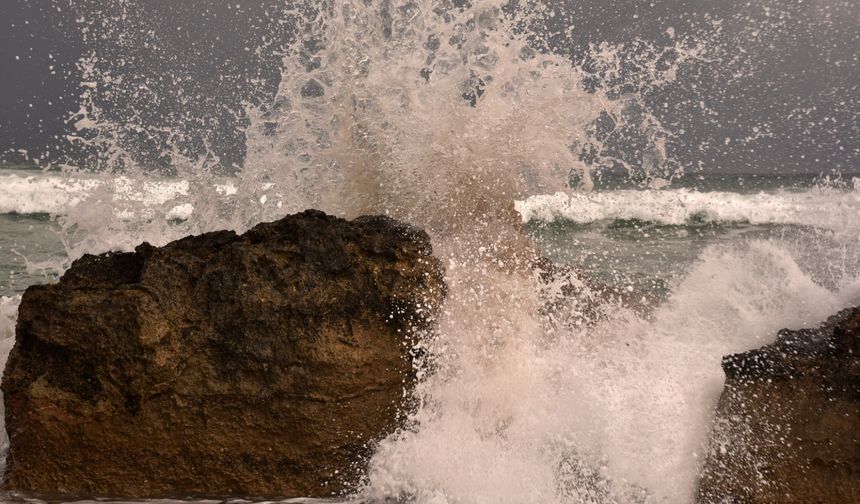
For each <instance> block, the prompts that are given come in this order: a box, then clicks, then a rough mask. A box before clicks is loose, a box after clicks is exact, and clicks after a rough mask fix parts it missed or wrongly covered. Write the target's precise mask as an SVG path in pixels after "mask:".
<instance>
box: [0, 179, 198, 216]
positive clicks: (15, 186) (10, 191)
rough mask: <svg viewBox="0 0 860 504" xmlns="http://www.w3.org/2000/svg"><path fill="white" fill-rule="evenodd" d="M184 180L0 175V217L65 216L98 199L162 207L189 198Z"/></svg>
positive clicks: (187, 185)
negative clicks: (181, 197)
mask: <svg viewBox="0 0 860 504" xmlns="http://www.w3.org/2000/svg"><path fill="white" fill-rule="evenodd" d="M188 188H189V184H188V182H187V181H184V180H176V181H171V180H147V179H134V178H130V177H116V178H101V177H98V178H97V177H95V176H87V175H81V174H76V175H53V174H41V173H40V174H38V175H31V174H19V173H13V174H5V175H0V213H18V214H36V213H46V214H52V215H65V214H66V213H68V212H69V210H70V209H73V208H75V207H77V206H78V205H80V204H81V203H82V202H84V201H87V200H91V199H99V200H106V201H109V202H127V203H137V204H138V205H139V206H140V207H141V208H145V207H147V206H151V205H161V204H164V203H166V202H169V201H171V200H173V199H174V198H176V197H177V196H181V195H186V194H188Z"/></svg>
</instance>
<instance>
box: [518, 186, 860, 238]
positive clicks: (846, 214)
mask: <svg viewBox="0 0 860 504" xmlns="http://www.w3.org/2000/svg"><path fill="white" fill-rule="evenodd" d="M516 208H517V211H518V212H519V213H520V214H521V215H522V218H523V221H524V222H529V221H543V222H554V221H556V220H568V221H572V222H577V223H581V224H586V223H592V222H598V221H611V220H633V219H636V220H641V221H647V222H655V223H659V224H665V225H676V226H678V225H687V224H697V223H699V224H700V223H705V222H712V223H747V224H754V225H761V224H792V225H799V226H811V227H820V228H823V229H830V230H834V231H847V230H853V229H857V227H858V226H860V192H858V191H833V190H824V189H818V188H810V189H806V190H802V191H785V190H782V191H772V192H760V193H756V194H742V193H737V192H726V191H711V192H699V191H696V190H692V189H665V190H617V191H605V192H590V193H586V192H570V193H556V194H552V195H538V196H532V197H531V198H528V199H527V200H524V201H519V202H517V204H516Z"/></svg>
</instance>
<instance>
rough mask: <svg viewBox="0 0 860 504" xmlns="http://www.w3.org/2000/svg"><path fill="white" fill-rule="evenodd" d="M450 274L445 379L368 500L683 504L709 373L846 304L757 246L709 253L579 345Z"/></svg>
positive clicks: (502, 286)
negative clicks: (656, 297) (646, 312)
mask: <svg viewBox="0 0 860 504" xmlns="http://www.w3.org/2000/svg"><path fill="white" fill-rule="evenodd" d="M462 274H463V273H461V272H459V271H456V270H455V271H454V272H450V271H449V280H448V281H449V285H450V286H451V290H452V292H451V296H452V298H450V299H449V301H448V303H447V310H448V311H447V312H446V315H445V317H444V318H443V320H442V321H441V331H442V335H441V336H440V340H441V341H444V344H443V345H441V346H440V347H439V348H435V349H434V351H436V352H441V353H442V359H444V360H445V361H446V362H447V363H448V364H450V365H451V366H452V367H451V368H445V369H442V370H440V371H439V373H438V374H437V375H436V376H434V377H432V378H431V379H430V380H428V382H426V383H424V384H422V389H421V392H422V393H423V394H426V396H425V397H426V398H427V401H428V402H427V403H426V404H425V405H424V407H423V409H422V410H421V411H420V412H419V413H418V414H417V415H416V420H417V421H418V422H419V428H418V429H417V431H414V432H407V433H405V434H402V435H400V436H399V437H392V438H390V439H388V440H386V441H385V442H384V443H382V445H381V447H380V449H379V451H378V452H377V454H376V456H375V457H374V459H373V465H372V472H371V475H370V485H369V489H368V492H369V494H370V496H371V497H376V498H379V499H382V498H383V497H385V496H392V495H413V496H415V497H416V501H417V502H421V503H434V504H437V503H521V502H544V503H567V502H619V503H629V502H667V503H684V502H691V501H692V497H693V491H694V488H695V482H696V475H697V471H698V467H699V464H700V463H701V462H702V454H703V453H704V444H705V442H706V432H707V429H708V425H709V422H710V419H711V415H712V411H713V407H714V405H715V403H716V400H717V397H718V395H719V393H720V390H721V388H722V383H723V373H722V370H721V368H720V361H721V357H722V356H724V355H726V354H730V353H733V352H740V351H745V350H748V349H751V348H755V347H758V346H761V345H762V344H765V343H768V342H769V341H771V340H772V339H773V338H774V337H775V334H776V331H777V330H778V329H780V328H783V327H792V328H799V327H804V326H811V325H814V324H816V323H818V322H819V321H821V320H823V319H824V318H826V317H827V316H829V315H831V314H832V313H835V312H836V311H837V310H838V309H840V308H842V307H844V306H848V305H851V304H855V303H857V302H858V301H860V297H858V295H857V289H856V288H855V289H846V290H845V291H844V292H835V291H830V290H827V289H825V288H823V287H821V286H819V285H817V284H816V283H815V282H814V281H813V280H812V279H811V278H810V277H809V276H807V275H806V274H804V273H803V272H802V270H801V269H800V268H799V267H798V265H797V263H796V262H795V260H794V259H793V258H792V257H791V256H790V255H789V254H788V253H787V252H786V251H785V250H784V249H783V248H782V247H781V246H780V245H779V244H778V243H775V242H770V241H753V242H750V243H747V244H741V245H737V246H733V247H723V246H719V247H717V246H714V247H711V248H709V249H708V250H706V251H705V253H704V254H703V255H702V256H701V258H700V260H699V261H698V263H697V264H696V266H695V267H694V268H693V269H692V270H691V271H690V272H689V274H687V275H686V276H685V277H684V278H683V279H682V280H681V281H680V282H679V283H678V284H677V285H676V287H675V289H674V291H673V294H672V296H671V299H670V300H669V301H668V302H667V303H665V304H664V305H663V306H661V307H660V308H658V309H657V310H656V311H655V312H654V313H653V315H652V317H650V318H647V319H643V318H641V317H639V316H636V315H634V314H632V313H630V312H628V311H625V310H622V309H616V310H614V311H612V312H611V316H610V317H609V318H608V319H607V320H606V321H604V322H602V323H599V324H598V325H596V326H594V327H591V328H588V329H581V330H576V329H573V330H571V329H563V330H559V331H556V332H547V331H546V328H545V327H541V325H540V323H539V321H538V317H537V315H536V309H537V304H538V303H539V300H538V299H536V298H535V295H534V290H535V289H534V286H533V285H530V283H529V281H521V282H518V281H516V280H515V279H514V278H512V277H505V276H504V275H498V274H492V273H491V274H488V275H487V276H486V278H484V279H483V280H484V281H482V282H481V283H480V285H482V286H483V287H484V288H485V290H484V291H483V292H481V293H480V294H475V293H474V292H473V293H469V292H461V291H459V290H460V289H462V288H463V285H464V284H463V278H462ZM467 274H468V273H467ZM465 285H467V286H471V285H473V284H472V282H467V283H466V284H465ZM643 496H647V500H644V499H643V498H642V497H643Z"/></svg>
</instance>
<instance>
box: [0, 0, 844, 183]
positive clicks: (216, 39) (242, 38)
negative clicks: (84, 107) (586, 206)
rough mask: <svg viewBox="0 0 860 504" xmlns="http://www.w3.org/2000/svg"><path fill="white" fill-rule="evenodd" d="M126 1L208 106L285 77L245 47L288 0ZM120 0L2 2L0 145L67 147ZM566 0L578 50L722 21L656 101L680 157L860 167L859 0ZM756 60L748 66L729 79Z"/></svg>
mask: <svg viewBox="0 0 860 504" xmlns="http://www.w3.org/2000/svg"><path fill="white" fill-rule="evenodd" d="M126 3H127V4H129V5H134V6H136V12H138V15H139V16H143V17H144V18H148V19H149V20H150V21H151V24H150V25H151V26H154V27H155V29H163V30H165V31H169V32H170V33H177V34H179V35H176V36H174V37H173V38H172V39H171V40H172V43H173V44H174V48H173V49H174V51H173V53H174V54H175V55H176V58H175V59H174V60H172V61H169V60H163V61H162V60H159V61H158V62H157V64H153V65H152V67H153V68H152V69H151V72H153V73H155V74H157V73H158V72H159V71H161V69H159V68H158V65H171V64H179V63H180V62H181V63H182V64H183V65H184V66H187V67H188V68H186V69H185V70H184V71H185V72H187V75H188V76H190V79H191V80H192V81H196V82H195V83H194V84H193V85H194V86H196V88H198V89H199V92H200V93H201V95H202V94H206V95H207V96H208V98H207V100H209V101H210V102H211V103H208V105H207V107H206V108H204V109H201V110H202V111H200V112H198V113H200V114H216V113H217V114H221V113H222V112H217V111H221V110H230V109H231V107H234V106H236V105H237V104H238V103H240V102H241V101H242V100H243V99H247V96H244V95H243V93H245V91H244V90H245V89H246V88H247V86H246V85H245V84H246V83H247V81H248V80H249V79H250V78H253V77H255V76H257V77H259V76H261V75H263V76H268V77H273V76H275V75H277V68H276V67H273V66H272V65H276V64H277V58H268V59H267V58H265V57H261V58H256V59H255V58H249V57H248V53H247V51H246V50H245V48H246V47H248V46H249V45H250V46H252V47H255V46H256V45H258V44H260V42H261V41H262V38H263V37H265V36H269V37H271V36H272V35H273V33H272V32H271V27H272V26H273V25H271V24H270V23H268V21H267V16H269V15H270V14H269V13H270V12H271V11H272V10H273V8H274V7H277V5H278V4H279V2H276V1H272V0H269V1H259V0H258V1H249V0H237V1H233V2H230V3H229V4H227V3H225V2H221V1H216V0H190V1H189V0H185V1H182V2H178V1H173V0H148V1H145V0H140V1H138V2H134V1H129V2H126ZM115 4H116V2H110V1H107V0H98V1H97V0H2V1H0V25H2V26H0V151H6V150H8V149H19V148H20V149H28V150H30V151H31V152H34V153H38V152H44V151H46V150H49V149H50V148H52V146H53V147H54V148H60V149H62V148H63V146H62V143H57V142H56V141H55V137H58V136H60V135H62V133H63V132H64V131H65V130H66V129H67V128H68V124H67V121H66V119H67V118H68V116H69V114H70V113H71V112H72V111H74V110H76V109H77V107H78V105H77V96H78V94H79V92H80V88H79V87H78V86H79V82H80V75H79V73H78V72H77V70H76V67H75V63H76V62H77V60H78V58H80V56H81V55H82V54H83V52H84V51H87V50H89V48H86V47H85V45H84V43H83V41H82V37H81V25H80V24H79V23H78V22H77V21H78V19H79V18H80V17H81V13H84V14H85V17H88V18H89V19H94V20H96V21H97V20H98V19H99V16H106V15H108V14H109V13H110V9H111V5H115ZM236 5H239V6H240V8H238V9H236V8H234V7H235V6H236ZM567 5H568V7H569V8H568V9H567V11H568V12H569V13H570V14H569V15H568V16H566V17H561V18H559V19H557V20H556V22H557V23H561V24H565V23H566V24H572V25H574V27H575V30H574V31H573V33H574V35H573V37H571V38H568V39H564V40H556V41H555V43H556V45H557V47H556V50H557V51H563V52H567V53H569V54H571V57H572V58H573V59H576V58H577V57H578V56H577V55H578V54H579V55H580V56H581V54H582V48H583V47H585V46H586V45H588V44H589V43H596V42H601V41H608V42H613V43H618V42H625V41H627V42H630V41H633V40H636V39H640V38H641V39H645V40H651V41H659V40H661V38H665V34H666V30H667V29H668V28H672V30H674V31H675V32H676V33H678V34H683V33H684V32H685V31H686V32H689V33H693V32H695V30H699V29H702V26H705V25H706V24H709V26H712V25H713V21H714V20H721V26H722V28H721V32H720V35H719V36H718V37H716V36H715V37H714V38H712V39H709V40H707V42H708V43H709V44H715V45H718V46H720V47H719V51H718V52H719V53H720V54H723V55H724V56H725V57H724V58H722V59H721V60H720V61H716V62H714V63H712V64H710V65H704V66H699V67H696V68H691V69H689V72H688V74H687V75H684V76H682V78H681V79H679V81H678V82H677V84H676V85H674V86H670V87H667V88H666V89H661V90H660V91H659V92H655V93H652V95H651V96H649V97H648V99H651V100H654V101H658V100H664V101H665V100H667V99H669V100H674V101H675V103H678V104H679V105H678V106H677V107H675V108H673V109H672V111H671V112H667V113H666V116H665V117H661V119H662V120H663V121H664V122H665V123H666V124H667V125H668V126H669V127H670V128H673V129H674V130H675V131H676V132H678V131H682V132H683V133H682V134H680V141H681V142H682V143H681V144H680V145H681V146H682V148H679V149H677V150H678V152H677V155H678V157H679V159H680V160H681V161H682V162H683V163H685V164H687V165H689V166H691V167H702V169H705V170H721V171H727V172H750V171H768V172H772V171H781V172H790V171H807V172H808V171H813V172H816V171H823V170H827V169H830V168H838V169H841V170H843V171H858V169H860V129H858V128H860V126H858V122H860V70H858V69H860V62H858V53H860V2H857V1H856V0H805V1H799V0H766V1H754V0H749V1H747V0H744V1H734V0H686V1H685V0H671V1H662V2H661V1H654V2H647V1H631V0H587V1H585V0H583V1H579V0H568V4H567ZM228 7H229V8H228ZM261 27H262V28H261ZM267 31H268V32H269V33H265V32H267ZM275 35H277V36H280V37H287V36H288V35H287V34H286V33H284V32H279V33H277V34H275ZM255 44H256V45H255ZM183 58H184V59H183ZM750 68H751V69H753V70H754V71H753V72H752V73H751V74H750V75H751V76H748V77H747V78H745V79H733V78H732V75H733V73H737V72H739V71H740V70H744V71H747V70H749V69H750ZM213 75H219V76H221V79H220V81H219V82H218V83H217V84H211V83H213V82H215V80H214V79H212V78H211V77H212V76H213ZM207 83H208V84H207ZM206 86H212V87H211V89H207V88H206ZM702 105H704V109H706V110H703V108H702V107H701V106H702ZM117 113H118V115H121V113H122V110H121V109H118V111H117ZM225 120H226V119H225V118H223V117H222V118H220V119H219V121H221V123H223V122H224V121H225ZM756 125H767V127H768V128H770V131H771V132H772V133H773V134H772V135H771V137H770V138H763V139H761V140H758V141H755V142H748V143H746V144H744V145H738V144H732V143H731V142H728V143H727V142H726V141H725V139H730V138H739V137H743V136H744V135H745V134H746V132H748V131H750V130H752V128H755V127H758V126H756ZM231 127H232V130H230V131H222V132H218V133H217V134H213V136H212V138H211V140H212V141H214V142H215V143H216V144H218V145H216V149H220V152H221V153H222V154H223V155H225V156H226V157H227V158H231V159H235V160H237V161H238V162H240V161H241V156H242V153H243V152H244V151H243V148H242V134H241V131H240V129H241V128H240V125H239V124H238V123H236V124H234V125H233V126H231ZM228 129H229V128H228Z"/></svg>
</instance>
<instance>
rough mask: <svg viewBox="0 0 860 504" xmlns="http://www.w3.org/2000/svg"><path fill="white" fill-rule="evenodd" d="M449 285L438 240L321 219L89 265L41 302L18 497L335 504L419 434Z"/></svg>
mask: <svg viewBox="0 0 860 504" xmlns="http://www.w3.org/2000/svg"><path fill="white" fill-rule="evenodd" d="M444 291H445V286H444V281H443V270H442V267H441V265H440V263H439V261H438V260H437V259H435V258H434V257H433V256H432V255H431V248H430V243H429V239H428V238H427V235H426V234H425V233H424V232H422V231H420V230H417V229H415V228H412V227H409V226H407V225H404V224H401V223H399V222H397V221H394V220H391V219H387V218H383V217H362V218H359V219H356V220H354V221H351V222H350V221H345V220H342V219H337V218H334V217H330V216H327V215H325V214H323V213H321V212H316V211H307V212H304V213H301V214H297V215H293V216H289V217H286V218H284V219H282V220H280V221H277V222H273V223H266V224H260V225H258V226H256V227H255V228H253V229H251V230H250V231H248V232H247V233H245V234H244V235H241V236H238V235H236V234H235V233H233V232H230V231H221V232H214V233H208V234H204V235H201V236H194V237H188V238H184V239H181V240H178V241H175V242H173V243H170V244H168V245H166V246H164V247H162V248H156V247H152V246H150V245H148V244H143V245H141V246H139V247H137V249H136V250H135V252H131V253H112V254H105V255H100V256H85V257H83V258H81V259H80V260H78V261H75V263H74V264H73V265H72V267H71V269H69V271H67V272H66V274H65V275H63V277H62V278H61V279H60V281H59V283H57V284H55V285H43V286H34V287H31V288H29V289H28V290H27V292H26V293H25V294H24V296H23V300H22V303H21V306H20V310H19V317H18V322H17V328H16V342H15V347H14V349H13V351H12V354H11V356H10V358H9V362H8V365H7V367H6V371H5V375H4V378H3V385H2V389H3V393H4V398H5V403H6V426H7V428H8V432H9V435H10V438H11V450H10V452H9V456H8V465H7V469H6V474H5V479H4V486H5V488H6V489H7V490H15V491H23V492H29V493H37V494H46V495H59V496H112V497H159V496H192V495H201V496H202V495H209V496H231V495H241V496H286V497H295V496H330V495H332V494H339V493H341V492H344V491H349V490H350V489H352V488H353V486H354V485H355V484H356V483H357V482H358V481H359V480H360V478H361V477H362V474H363V471H364V470H365V465H366V462H365V461H366V457H367V456H368V455H369V454H370V453H371V451H372V445H373V443H374V442H375V441H376V440H379V439H380V438H382V437H384V436H386V435H387V434H389V433H391V432H392V431H394V430H395V429H396V428H397V427H398V426H399V425H400V422H402V420H403V408H402V405H403V402H404V400H405V399H406V398H407V396H408V390H409V388H410V387H411V385H412V384H413V383H414V382H415V380H416V371H415V369H414V366H413V362H412V360H413V353H414V350H413V345H414V344H415V342H416V339H417V338H418V337H419V336H420V333H421V332H422V331H425V330H429V329H430V328H431V327H432V323H433V318H434V316H435V315H436V313H437V311H438V309H439V307H440V305H441V303H442V300H443V296H444Z"/></svg>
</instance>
